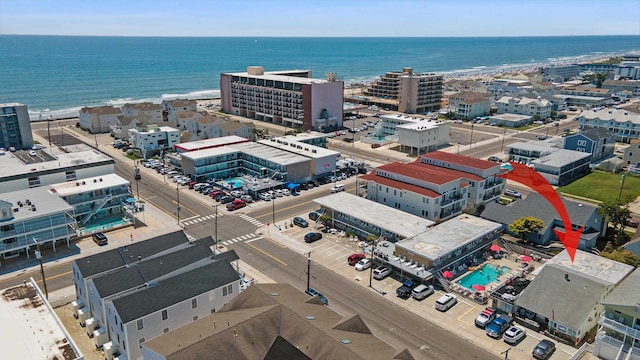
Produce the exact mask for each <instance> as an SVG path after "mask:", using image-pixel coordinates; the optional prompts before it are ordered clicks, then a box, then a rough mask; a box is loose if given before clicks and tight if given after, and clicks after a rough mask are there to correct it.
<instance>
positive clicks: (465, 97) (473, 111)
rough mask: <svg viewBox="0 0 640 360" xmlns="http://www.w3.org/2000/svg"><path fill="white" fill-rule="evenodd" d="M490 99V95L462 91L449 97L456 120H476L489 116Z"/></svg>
mask: <svg viewBox="0 0 640 360" xmlns="http://www.w3.org/2000/svg"><path fill="white" fill-rule="evenodd" d="M490 98H491V95H490V94H489V93H484V92H470V91H462V92H459V93H455V94H451V95H449V107H450V108H451V109H452V111H453V113H454V114H455V117H456V119H467V120H469V119H475V118H476V117H478V116H485V115H489V112H490V110H491V100H490Z"/></svg>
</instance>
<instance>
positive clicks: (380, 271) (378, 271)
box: [373, 266, 391, 280]
mask: <svg viewBox="0 0 640 360" xmlns="http://www.w3.org/2000/svg"><path fill="white" fill-rule="evenodd" d="M390 274H391V268H388V267H386V266H378V267H377V268H375V269H374V270H373V278H374V279H376V280H382V279H384V278H386V277H387V276H389V275H390Z"/></svg>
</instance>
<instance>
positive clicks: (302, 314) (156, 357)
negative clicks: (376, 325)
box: [142, 284, 414, 360]
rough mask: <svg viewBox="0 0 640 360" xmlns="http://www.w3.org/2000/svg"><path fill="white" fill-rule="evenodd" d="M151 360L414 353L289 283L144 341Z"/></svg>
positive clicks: (258, 288) (408, 358)
mask: <svg viewBox="0 0 640 360" xmlns="http://www.w3.org/2000/svg"><path fill="white" fill-rule="evenodd" d="M142 347H143V355H144V359H145V360H174V359H205V358H211V357H212V354H214V353H215V357H216V358H220V359H247V360H269V359H290V360H302V359H351V360H364V359H368V360H378V359H379V360H382V359H385V360H386V359H404V360H412V359H414V357H413V356H412V355H411V353H410V352H409V351H408V350H407V349H403V350H397V349H395V348H393V347H392V346H391V345H389V343H388V342H387V341H383V340H381V339H379V338H377V337H376V336H374V335H372V331H371V330H370V329H369V326H368V325H367V324H366V322H365V321H364V320H363V319H362V318H361V317H360V316H359V315H358V314H354V315H349V316H346V317H345V316H342V315H340V314H338V313H336V312H335V311H333V310H332V309H331V308H329V307H327V306H324V305H323V304H322V302H321V300H320V298H318V297H317V296H316V297H311V296H309V295H307V294H305V293H303V292H301V291H300V290H298V289H296V288H294V287H293V286H291V285H289V284H256V285H252V286H250V287H249V288H248V289H247V290H245V291H243V292H242V293H241V294H239V295H238V296H236V297H235V298H234V299H233V300H231V302H230V303H228V304H227V305H225V306H224V307H223V308H222V309H220V311H217V312H216V313H213V314H211V315H209V316H207V317H204V318H200V319H198V320H197V321H194V322H192V323H190V324H188V325H185V326H183V327H181V328H178V329H175V330H174V329H171V331H169V332H168V333H167V334H164V335H162V336H160V337H158V338H156V339H153V340H147V341H146V342H144V343H143V345H142Z"/></svg>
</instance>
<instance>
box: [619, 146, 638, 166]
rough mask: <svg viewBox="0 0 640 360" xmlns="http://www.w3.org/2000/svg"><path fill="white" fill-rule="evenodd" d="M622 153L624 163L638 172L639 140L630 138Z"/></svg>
mask: <svg viewBox="0 0 640 360" xmlns="http://www.w3.org/2000/svg"><path fill="white" fill-rule="evenodd" d="M623 151H624V153H623V155H622V161H624V164H625V165H626V166H627V167H629V168H630V170H632V171H634V172H640V140H632V141H631V144H630V145H629V146H627V147H626V148H625V149H624V150H623Z"/></svg>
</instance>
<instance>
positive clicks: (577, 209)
mask: <svg viewBox="0 0 640 360" xmlns="http://www.w3.org/2000/svg"><path fill="white" fill-rule="evenodd" d="M562 202H563V203H564V206H565V208H566V209H567V212H568V213H569V218H570V219H571V222H572V223H573V224H577V225H582V224H585V223H586V222H587V220H589V217H591V215H593V213H594V212H596V211H598V208H597V207H596V206H594V205H590V204H586V203H579V202H576V201H572V200H568V199H562ZM480 216H481V217H483V218H485V219H488V220H492V221H495V222H499V223H502V224H511V223H512V222H514V221H515V220H517V219H519V218H521V217H524V216H533V217H535V218H538V219H540V220H542V221H543V222H544V229H543V230H541V231H540V232H541V233H542V232H545V231H546V230H547V229H548V227H549V226H550V225H552V223H553V220H554V219H558V221H560V216H559V215H558V213H557V212H556V210H555V209H554V207H553V206H551V204H550V203H549V202H548V201H547V200H546V199H545V198H544V197H542V195H539V194H537V193H534V192H531V193H529V195H527V197H526V198H525V199H522V200H518V201H515V202H513V203H512V204H510V205H507V206H505V205H501V204H498V203H488V204H487V205H486V207H485V209H484V211H483V212H482V214H481V215H480ZM585 230H586V229H585Z"/></svg>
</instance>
